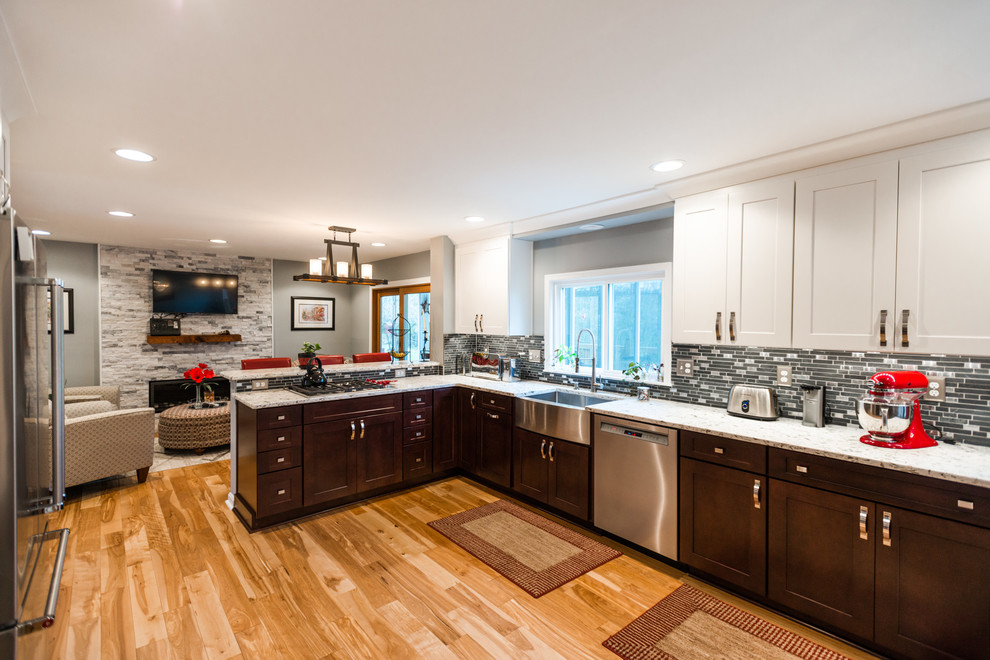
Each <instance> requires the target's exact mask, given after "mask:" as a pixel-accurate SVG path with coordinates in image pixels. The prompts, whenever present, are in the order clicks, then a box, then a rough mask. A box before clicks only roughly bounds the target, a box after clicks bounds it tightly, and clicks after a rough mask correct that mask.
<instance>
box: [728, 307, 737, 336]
mask: <svg viewBox="0 0 990 660" xmlns="http://www.w3.org/2000/svg"><path fill="white" fill-rule="evenodd" d="M735 340H736V313H735V312H729V341H735Z"/></svg>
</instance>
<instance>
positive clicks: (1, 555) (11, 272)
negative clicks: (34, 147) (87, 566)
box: [0, 199, 69, 660]
mask: <svg viewBox="0 0 990 660" xmlns="http://www.w3.org/2000/svg"><path fill="white" fill-rule="evenodd" d="M62 312H63V310H62V285H61V282H60V281H58V280H54V279H50V278H48V277H47V264H46V257H45V249H44V245H43V243H42V241H41V240H39V239H38V238H37V237H36V236H34V235H32V234H31V230H30V229H29V228H28V227H27V226H25V225H24V223H22V222H21V221H20V220H18V219H17V216H16V213H15V212H14V211H13V210H12V209H11V208H10V204H9V199H8V200H5V201H4V203H3V205H2V214H0V421H2V426H0V658H3V659H4V660H6V659H7V658H17V657H21V658H28V657H50V654H49V653H48V652H47V651H48V650H47V649H46V648H45V644H46V643H47V638H48V635H45V634H43V633H40V632H38V631H39V630H40V629H42V628H47V627H48V626H50V625H52V623H54V620H55V606H56V603H57V599H58V592H59V582H60V581H61V577H62V564H63V562H64V560H65V553H66V549H67V543H68V538H69V530H68V529H56V527H57V525H55V524H54V523H55V521H56V516H57V514H56V512H57V511H58V510H60V509H61V508H62V502H63V499H64V494H65V428H64V424H65V408H64V406H65V403H64V401H65V396H64V395H65V381H64V377H63V373H64V372H63V366H62V365H63V348H62V329H63V325H62V324H63V315H62ZM49 328H50V329H49Z"/></svg>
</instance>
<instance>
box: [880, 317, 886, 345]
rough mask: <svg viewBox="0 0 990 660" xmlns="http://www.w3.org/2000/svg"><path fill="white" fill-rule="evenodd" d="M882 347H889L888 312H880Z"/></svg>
mask: <svg viewBox="0 0 990 660" xmlns="http://www.w3.org/2000/svg"><path fill="white" fill-rule="evenodd" d="M880 345H881V346H886V345H887V310H885V309H881V310H880Z"/></svg>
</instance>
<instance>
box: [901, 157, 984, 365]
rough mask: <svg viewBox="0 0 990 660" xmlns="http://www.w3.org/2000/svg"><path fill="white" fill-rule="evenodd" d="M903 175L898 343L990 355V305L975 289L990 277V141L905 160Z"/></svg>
mask: <svg viewBox="0 0 990 660" xmlns="http://www.w3.org/2000/svg"><path fill="white" fill-rule="evenodd" d="M900 177H901V178H900V197H899V206H898V218H897V307H896V308H895V309H896V312H897V316H896V317H895V322H896V326H895V327H896V332H895V333H894V337H893V343H894V345H895V347H896V348H897V349H898V350H904V351H909V352H923V353H956V354H962V355H990V305H987V304H986V303H985V298H984V300H982V301H981V300H980V298H979V296H974V291H973V289H972V287H974V286H976V287H983V286H985V284H986V282H990V259H988V258H987V248H988V247H990V221H988V215H987V214H988V211H987V209H990V145H987V144H979V143H977V144H974V145H972V146H969V147H966V148H961V149H950V150H943V151H938V152H935V153H931V154H925V155H921V156H916V157H913V158H907V159H904V160H902V161H901V174H900ZM904 312H908V322H907V333H906V334H907V338H908V339H907V345H906V346H905V345H904V343H903V342H902V338H903V334H904V333H903V332H902V322H903V315H904Z"/></svg>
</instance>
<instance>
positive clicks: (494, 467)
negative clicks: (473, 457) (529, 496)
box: [478, 410, 512, 488]
mask: <svg viewBox="0 0 990 660" xmlns="http://www.w3.org/2000/svg"><path fill="white" fill-rule="evenodd" d="M478 476H479V477H484V478H485V479H488V480H489V481H493V482H495V483H496V484H498V485H500V486H505V487H506V488H508V487H509V486H510V485H511V483H512V418H511V417H510V416H509V415H507V414H506V413H496V412H492V411H490V410H479V411H478Z"/></svg>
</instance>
